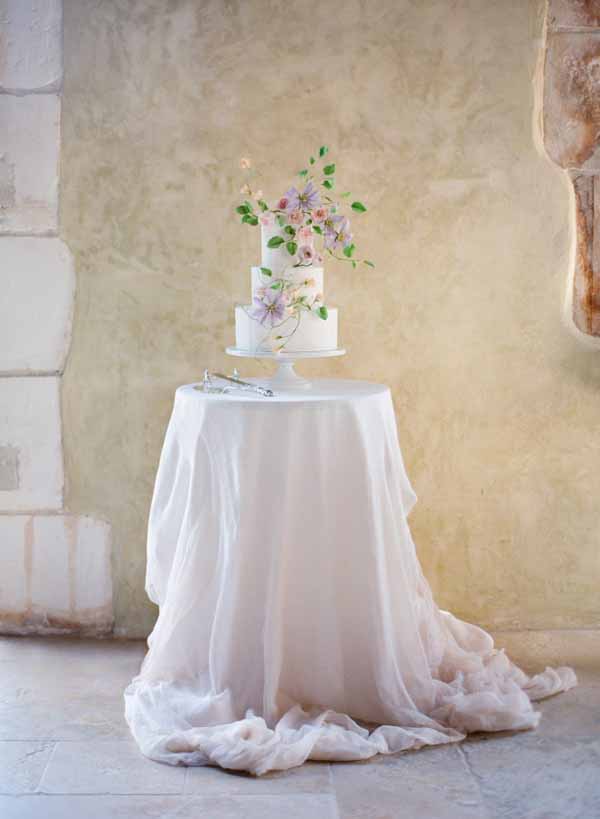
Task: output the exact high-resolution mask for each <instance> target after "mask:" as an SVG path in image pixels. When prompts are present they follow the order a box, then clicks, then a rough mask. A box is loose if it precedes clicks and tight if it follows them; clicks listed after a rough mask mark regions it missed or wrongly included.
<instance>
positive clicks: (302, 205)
mask: <svg viewBox="0 0 600 819" xmlns="http://www.w3.org/2000/svg"><path fill="white" fill-rule="evenodd" d="M284 198H285V199H287V201H288V206H287V210H312V209H313V208H318V207H319V205H320V204H321V197H320V196H319V191H318V190H317V189H316V188H315V186H314V185H313V183H312V182H309V183H308V184H307V186H306V187H305V188H304V190H303V191H302V193H300V191H299V190H297V188H290V189H289V191H288V192H287V193H286V194H285V197H284Z"/></svg>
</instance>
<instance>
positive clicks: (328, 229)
mask: <svg viewBox="0 0 600 819" xmlns="http://www.w3.org/2000/svg"><path fill="white" fill-rule="evenodd" d="M323 227H324V229H325V247H326V248H328V249H329V250H337V249H338V248H339V247H347V246H348V245H350V244H352V234H351V233H350V222H349V221H348V219H347V218H346V217H345V216H341V215H340V214H333V215H331V216H329V217H328V218H327V219H326V220H325V222H324V223H323Z"/></svg>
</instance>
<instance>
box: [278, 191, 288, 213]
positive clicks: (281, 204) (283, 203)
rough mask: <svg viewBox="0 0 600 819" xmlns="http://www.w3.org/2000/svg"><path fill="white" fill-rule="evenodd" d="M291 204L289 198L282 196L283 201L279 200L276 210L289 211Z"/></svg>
mask: <svg viewBox="0 0 600 819" xmlns="http://www.w3.org/2000/svg"><path fill="white" fill-rule="evenodd" d="M289 203H290V199H289V196H287V194H286V196H282V197H281V199H279V200H278V202H277V205H276V206H275V210H287V209H288V206H289Z"/></svg>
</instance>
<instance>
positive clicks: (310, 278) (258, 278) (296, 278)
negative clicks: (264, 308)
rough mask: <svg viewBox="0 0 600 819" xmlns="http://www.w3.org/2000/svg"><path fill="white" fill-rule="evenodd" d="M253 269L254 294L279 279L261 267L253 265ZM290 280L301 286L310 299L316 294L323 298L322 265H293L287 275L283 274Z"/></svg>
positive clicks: (302, 291)
mask: <svg viewBox="0 0 600 819" xmlns="http://www.w3.org/2000/svg"><path fill="white" fill-rule="evenodd" d="M251 270H252V296H253V297H254V294H255V293H256V291H257V290H262V288H264V287H269V286H270V285H271V284H272V283H273V282H274V281H276V280H277V277H275V276H265V274H264V273H263V272H262V271H261V269H260V267H253V268H251ZM280 278H284V279H285V280H286V281H288V282H293V283H294V284H295V285H296V286H297V287H298V288H301V293H302V295H303V296H306V297H307V298H308V299H310V300H312V299H314V298H315V296H317V295H320V296H321V299H322V298H323V268H322V267H312V265H311V266H310V267H291V268H289V269H288V270H287V271H286V273H285V276H281V277H280Z"/></svg>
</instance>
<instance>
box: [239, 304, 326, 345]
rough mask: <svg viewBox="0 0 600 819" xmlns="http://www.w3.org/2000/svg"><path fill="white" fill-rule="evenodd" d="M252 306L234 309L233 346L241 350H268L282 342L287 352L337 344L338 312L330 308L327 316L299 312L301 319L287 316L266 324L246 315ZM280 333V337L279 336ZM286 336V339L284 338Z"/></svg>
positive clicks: (241, 306) (240, 306)
mask: <svg viewBox="0 0 600 819" xmlns="http://www.w3.org/2000/svg"><path fill="white" fill-rule="evenodd" d="M250 309H251V306H250V305H249V304H248V305H238V306H237V307H236V308H235V345H236V347H238V348H240V349H242V350H255V351H257V352H271V351H273V350H275V349H277V348H278V347H280V346H281V345H283V350H285V352H288V353H312V352H318V351H320V350H335V349H337V346H338V311H337V308H336V307H330V308H329V315H328V316H327V318H326V319H322V318H319V317H318V316H315V315H314V314H313V313H302V315H301V318H300V321H299V322H298V321H297V320H296V319H295V318H293V317H290V318H289V319H286V321H284V322H283V323H282V324H279V325H278V326H277V327H273V328H270V327H265V326H264V325H262V324H261V323H260V322H258V321H256V319H253V318H252V317H251V316H249V315H248V312H247V311H249V310H250ZM278 336H282V338H278ZM286 339H287V341H286Z"/></svg>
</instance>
